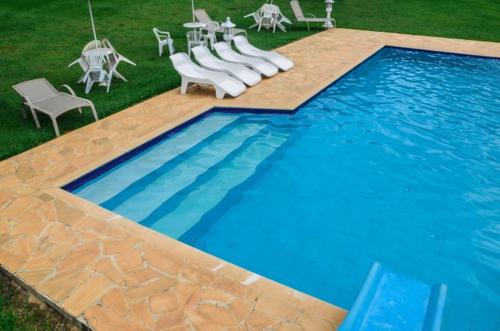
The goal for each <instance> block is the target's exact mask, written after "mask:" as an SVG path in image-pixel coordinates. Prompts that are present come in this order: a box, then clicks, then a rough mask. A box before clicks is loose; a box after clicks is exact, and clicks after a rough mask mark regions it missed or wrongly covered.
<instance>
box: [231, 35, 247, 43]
mask: <svg viewBox="0 0 500 331" xmlns="http://www.w3.org/2000/svg"><path fill="white" fill-rule="evenodd" d="M233 42H234V44H235V45H250V43H249V42H248V39H247V38H245V37H244V36H235V37H234V38H233Z"/></svg>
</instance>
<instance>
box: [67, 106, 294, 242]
mask: <svg viewBox="0 0 500 331" xmlns="http://www.w3.org/2000/svg"><path fill="white" fill-rule="evenodd" d="M238 119H239V117H238V116H235V115H233V114H224V113H220V114H212V116H209V117H207V118H205V119H203V120H201V121H198V122H196V123H193V124H192V125H190V126H189V127H188V128H186V130H184V131H181V132H179V133H178V134H177V135H174V136H173V137H171V138H170V139H166V140H165V141H163V142H161V143H159V144H157V145H155V146H154V147H152V149H151V150H149V151H147V152H145V153H142V154H139V155H137V156H136V157H135V158H134V159H131V160H130V161H129V162H127V163H124V164H121V165H119V166H118V167H116V168H115V169H113V170H112V171H110V172H109V173H106V174H104V177H100V178H97V179H96V180H97V181H99V185H97V186H98V188H95V187H92V186H88V187H87V186H85V185H84V186H82V187H81V188H78V189H77V190H76V191H77V194H78V195H79V196H80V197H84V198H87V199H89V200H91V201H93V202H95V203H97V204H99V205H101V206H102V207H104V208H107V209H109V210H113V211H115V212H116V213H118V214H121V215H123V216H125V217H128V218H130V219H132V220H135V221H137V222H139V223H140V224H142V225H145V226H147V227H150V228H152V229H154V230H156V231H158V232H161V233H164V234H167V235H169V236H170V237H173V238H176V239H177V238H180V237H181V236H182V235H183V234H185V233H186V232H187V231H188V230H189V229H190V228H192V227H193V226H194V225H196V224H197V223H199V222H200V221H201V220H202V219H203V216H204V215H205V214H206V213H208V212H209V211H210V210H212V209H214V208H216V207H217V206H219V205H220V204H221V203H222V202H223V200H224V198H225V197H226V196H227V195H228V193H229V192H230V191H231V190H232V189H233V188H234V187H236V186H238V185H241V184H242V183H244V182H245V181H247V180H248V179H249V178H250V177H252V176H253V175H254V174H255V172H256V171H257V168H258V167H259V165H260V164H262V162H263V161H264V160H265V159H267V158H268V157H269V156H271V155H272V154H273V153H274V152H275V151H276V150H278V149H279V147H280V146H281V145H283V144H284V143H285V142H286V141H287V139H288V135H289V133H286V132H281V131H279V130H278V131H277V130H273V129H270V127H269V124H268V123H267V122H265V121H259V120H256V121H250V122H248V123H243V124H241V123H239V122H238ZM138 201H139V202H140V208H139V206H138ZM193 205H196V206H197V208H196V209H193V208H192V206H193Z"/></svg>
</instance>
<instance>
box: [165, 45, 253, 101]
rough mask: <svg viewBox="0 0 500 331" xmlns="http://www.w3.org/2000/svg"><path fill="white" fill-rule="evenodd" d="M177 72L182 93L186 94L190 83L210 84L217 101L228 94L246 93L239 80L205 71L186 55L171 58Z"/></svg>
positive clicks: (233, 95) (176, 55) (178, 54)
mask: <svg viewBox="0 0 500 331" xmlns="http://www.w3.org/2000/svg"><path fill="white" fill-rule="evenodd" d="M170 60H171V61H172V64H173V65H174V68H175V70H176V71H177V72H178V73H179V75H180V76H181V78H182V83H181V93H182V94H186V92H187V88H188V85H189V84H190V83H197V84H208V85H212V86H213V87H214V88H215V95H216V97H217V99H223V98H224V96H225V95H226V94H229V95H230V96H232V97H237V96H238V95H240V94H242V93H243V92H245V90H246V87H245V85H244V84H243V83H242V82H240V81H239V80H237V79H235V78H233V77H231V76H229V75H228V74H225V73H223V72H216V71H210V70H206V69H203V68H202V67H200V66H198V65H197V64H195V63H193V61H191V58H190V57H189V56H188V55H187V54H186V53H177V54H174V55H171V56H170Z"/></svg>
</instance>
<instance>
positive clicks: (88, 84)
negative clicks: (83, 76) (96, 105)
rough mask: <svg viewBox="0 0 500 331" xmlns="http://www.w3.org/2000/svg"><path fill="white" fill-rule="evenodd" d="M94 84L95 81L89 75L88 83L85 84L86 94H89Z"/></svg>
mask: <svg viewBox="0 0 500 331" xmlns="http://www.w3.org/2000/svg"><path fill="white" fill-rule="evenodd" d="M92 85H94V81H93V80H92V79H91V78H90V77H89V78H88V79H87V85H86V86H85V94H89V92H90V89H92Z"/></svg>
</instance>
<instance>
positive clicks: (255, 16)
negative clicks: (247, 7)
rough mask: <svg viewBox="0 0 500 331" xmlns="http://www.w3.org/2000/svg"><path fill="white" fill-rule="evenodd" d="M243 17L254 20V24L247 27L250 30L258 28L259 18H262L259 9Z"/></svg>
mask: <svg viewBox="0 0 500 331" xmlns="http://www.w3.org/2000/svg"><path fill="white" fill-rule="evenodd" d="M243 17H244V18H247V17H252V18H253V19H254V21H255V24H253V25H251V26H249V27H248V28H249V29H252V28H255V27H257V26H259V24H260V20H261V18H262V15H261V14H260V8H259V10H257V11H254V12H253V13H250V14H247V15H245V16H243Z"/></svg>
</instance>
